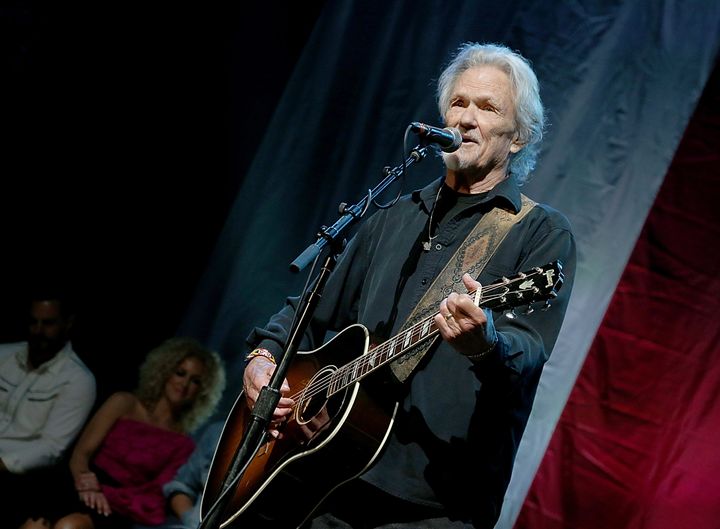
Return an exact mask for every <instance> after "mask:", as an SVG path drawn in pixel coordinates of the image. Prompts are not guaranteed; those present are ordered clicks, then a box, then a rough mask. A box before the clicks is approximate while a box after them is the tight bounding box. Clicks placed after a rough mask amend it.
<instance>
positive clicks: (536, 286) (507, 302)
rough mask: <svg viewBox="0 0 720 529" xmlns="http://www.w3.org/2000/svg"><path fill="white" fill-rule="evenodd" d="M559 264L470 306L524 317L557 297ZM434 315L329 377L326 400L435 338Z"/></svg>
mask: <svg viewBox="0 0 720 529" xmlns="http://www.w3.org/2000/svg"><path fill="white" fill-rule="evenodd" d="M563 280H564V278H563V274H562V263H561V262H560V261H553V262H552V263H548V264H546V265H544V266H542V267H535V268H533V269H531V270H528V271H526V272H521V273H519V274H517V275H515V276H513V277H511V278H507V277H503V278H501V279H499V280H497V281H495V282H494V283H491V284H489V285H487V286H484V287H483V288H482V289H478V290H476V291H472V292H468V295H469V296H472V297H473V303H475V305H476V306H478V307H482V308H489V309H492V310H508V309H513V308H515V307H518V306H520V305H527V307H528V314H529V313H530V312H532V304H533V303H535V302H538V301H546V305H548V306H549V302H550V300H551V299H552V298H555V297H556V296H557V291H558V289H560V287H561V286H562V284H563ZM437 314H438V313H437V312H435V313H434V314H432V315H431V316H429V317H427V318H425V319H423V320H422V321H419V322H418V323H415V324H414V325H412V326H411V327H409V328H407V329H405V330H404V331H402V332H401V333H399V334H397V335H396V336H394V337H393V338H391V339H389V340H388V341H386V342H384V343H382V344H380V345H378V346H377V347H375V348H373V349H371V350H369V351H368V352H367V353H366V354H364V355H362V356H360V357H359V358H356V359H355V360H353V361H352V362H350V363H348V364H346V365H344V366H343V367H341V368H339V369H338V370H337V371H335V372H333V374H332V375H330V380H329V381H328V388H327V392H328V397H329V396H331V395H333V394H335V393H337V392H339V391H341V390H343V389H345V388H346V387H348V386H349V385H350V384H353V383H354V382H357V381H359V380H361V379H362V378H364V377H366V376H367V375H369V374H370V373H372V372H373V371H375V370H376V369H379V368H380V367H382V366H384V365H385V364H387V363H388V362H391V361H393V360H395V359H397V358H399V357H400V356H402V355H404V354H405V353H406V352H408V351H409V350H410V349H412V348H413V347H415V346H416V345H419V344H420V343H422V342H424V341H425V340H428V339H430V338H432V337H434V336H436V335H437V334H438V328H437V327H436V326H435V316H436V315H437Z"/></svg>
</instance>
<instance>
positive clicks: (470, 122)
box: [459, 105, 477, 129]
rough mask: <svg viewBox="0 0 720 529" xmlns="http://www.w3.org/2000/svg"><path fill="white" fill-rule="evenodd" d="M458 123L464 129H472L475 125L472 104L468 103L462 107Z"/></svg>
mask: <svg viewBox="0 0 720 529" xmlns="http://www.w3.org/2000/svg"><path fill="white" fill-rule="evenodd" d="M459 124H460V125H462V126H463V127H464V128H465V129H474V128H475V127H477V120H476V115H475V110H474V109H473V107H472V105H469V106H467V107H465V108H464V109H463V111H462V114H460V122H459Z"/></svg>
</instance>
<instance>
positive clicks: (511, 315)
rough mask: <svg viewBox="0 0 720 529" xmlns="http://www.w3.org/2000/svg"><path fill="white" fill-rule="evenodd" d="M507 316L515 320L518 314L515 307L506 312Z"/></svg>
mask: <svg viewBox="0 0 720 529" xmlns="http://www.w3.org/2000/svg"><path fill="white" fill-rule="evenodd" d="M505 316H507V317H508V319H510V320H514V319H515V318H517V314H515V309H511V310H509V311H508V312H506V313H505Z"/></svg>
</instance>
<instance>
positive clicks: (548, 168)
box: [179, 0, 720, 528]
mask: <svg viewBox="0 0 720 529" xmlns="http://www.w3.org/2000/svg"><path fill="white" fill-rule="evenodd" d="M719 35H720V5H717V3H711V2H682V1H680V0H674V1H673V0H666V1H662V2H634V1H619V0H618V1H615V2H606V1H588V0H584V1H577V2H567V3H562V4H559V5H555V4H552V5H549V4H548V3H547V2H544V1H542V0H530V1H527V2H523V3H522V5H517V4H516V3H512V2H500V1H492V2H470V1H466V2H453V1H449V2H448V1H446V0H445V1H440V0H437V1H431V0H425V1H410V0H405V1H398V2H379V1H377V0H354V1H353V0H346V1H343V2H328V3H327V4H326V6H325V8H324V10H323V11H322V13H321V15H320V17H319V19H318V22H317V24H316V27H315V29H314V32H313V34H312V36H311V37H310V39H309V41H308V43H307V45H306V47H305V49H304V50H303V53H302V55H301V57H300V60H299V62H298V64H297V66H296V69H295V71H294V73H293V75H292V77H291V79H290V81H289V83H288V85H287V86H286V88H285V91H284V93H283V97H282V98H281V100H280V101H279V103H278V105H277V108H276V110H275V113H274V115H273V118H272V120H271V122H270V124H269V126H268V128H267V130H266V131H265V137H264V139H263V141H262V143H261V146H260V148H259V149H258V151H257V153H256V156H255V158H254V161H253V163H252V165H251V167H250V169H249V171H248V173H247V174H246V175H244V179H243V181H242V184H241V187H240V190H239V193H238V196H237V199H236V201H235V204H234V206H233V208H232V211H231V212H230V215H229V216H228V219H227V223H226V225H225V228H224V230H223V231H222V233H221V235H220V237H219V240H218V243H217V245H216V248H215V251H214V253H213V256H212V258H211V260H210V264H209V266H208V268H207V271H206V273H205V275H204V277H203V279H202V280H201V282H200V284H199V286H198V289H197V292H196V295H195V298H194V301H193V303H192V304H191V306H190V307H189V309H188V311H187V314H186V317H185V319H184V322H183V323H182V325H181V327H180V329H179V332H180V333H183V334H190V335H195V336H197V337H199V338H201V339H203V340H205V341H206V342H207V343H208V344H209V345H211V346H213V347H216V348H218V349H219V350H221V351H222V352H223V353H224V354H225V356H226V358H227V359H228V362H229V366H230V380H231V384H230V388H231V390H230V392H229V394H228V395H227V399H228V402H227V403H226V406H227V405H229V403H230V402H231V401H232V400H234V398H235V396H236V394H233V392H232V388H233V387H235V388H236V390H237V391H238V392H239V391H240V388H241V384H240V380H239V377H240V362H239V361H238V355H239V353H240V352H241V351H242V350H243V345H244V339H245V337H246V336H247V334H248V332H249V331H250V329H251V328H252V327H253V326H255V325H260V324H263V323H264V322H265V321H266V320H267V318H268V317H269V316H270V315H271V314H272V313H274V312H275V311H277V310H278V309H279V308H280V307H281V306H282V304H283V301H284V298H285V297H286V296H288V295H296V294H298V293H299V291H300V289H301V288H302V285H303V283H304V281H305V276H304V274H296V275H293V274H291V273H290V272H289V271H288V267H289V264H290V263H291V262H292V261H293V260H294V259H295V258H296V257H297V256H298V254H300V253H301V252H302V251H303V249H305V248H306V247H307V246H308V245H309V244H310V243H312V242H313V241H314V240H315V238H316V233H317V231H318V229H319V227H320V226H321V225H329V224H332V223H333V222H334V221H335V219H337V217H338V214H337V207H338V204H339V203H340V202H348V203H355V202H357V201H358V200H359V199H360V198H361V197H362V196H363V195H364V194H365V193H366V191H367V190H368V189H369V188H371V187H374V186H375V184H376V183H377V182H379V181H380V179H381V178H382V169H383V167H385V166H396V165H397V164H399V163H400V162H401V160H402V159H403V151H402V148H403V134H404V131H405V128H406V126H407V125H408V124H409V123H410V122H411V121H423V122H426V123H431V124H439V123H440V118H439V116H438V111H437V109H436V107H435V102H434V83H435V80H436V78H437V76H438V74H439V72H440V70H441V69H442V67H443V66H444V64H445V62H446V61H447V59H448V57H449V54H450V53H451V52H452V51H454V50H455V49H456V48H457V47H458V46H459V45H460V44H461V43H462V42H465V41H481V42H490V41H494V42H502V43H504V44H506V45H508V46H509V47H511V48H513V49H517V50H519V51H520V52H521V53H522V54H523V55H525V56H526V57H527V58H528V59H530V60H531V62H532V63H533V65H534V67H535V69H536V72H537V73H538V77H539V79H540V83H541V92H542V96H543V99H544V102H545V104H546V107H547V109H548V116H549V123H550V126H549V129H548V133H547V135H546V140H545V144H544V148H543V151H542V153H541V157H540V160H539V163H538V168H537V170H536V172H535V173H534V175H532V177H531V181H530V182H529V183H528V184H527V186H526V187H525V188H524V189H523V192H524V193H525V194H527V195H528V196H530V197H531V198H533V199H535V200H538V201H543V202H547V203H549V204H550V205H552V206H554V207H556V208H558V209H560V210H561V211H563V212H564V213H566V214H567V215H568V217H569V218H570V221H571V223H572V224H573V227H574V230H575V233H576V237H577V241H578V251H579V254H578V257H579V262H578V265H579V268H578V275H577V276H576V282H575V289H574V294H573V298H572V300H571V303H570V307H569V309H568V316H567V318H566V322H565V325H564V327H563V331H562V333H561V336H560V338H559V340H558V344H557V346H556V349H555V352H554V353H553V356H552V358H551V360H550V362H549V363H548V365H547V366H546V369H545V371H544V374H543V377H542V379H541V384H540V388H539V390H538V395H537V398H536V406H535V408H534V410H533V414H532V416H531V419H530V423H529V424H528V428H527V431H526V435H525V437H524V438H523V441H522V443H521V445H520V451H519V453H518V457H517V460H516V465H515V471H514V475H513V478H512V481H511V483H510V487H509V489H508V493H507V496H506V502H505V505H504V508H503V512H502V514H501V519H500V521H499V522H498V527H499V528H510V527H512V525H513V524H514V521H515V519H516V518H517V515H518V512H519V510H520V507H521V506H522V503H523V501H524V498H525V495H526V492H527V490H528V488H529V486H530V483H531V481H532V479H533V476H534V474H535V471H536V469H537V466H538V464H539V462H540V460H541V457H542V455H543V453H544V451H545V448H546V446H547V443H548V440H549V438H550V436H551V433H552V431H553V429H554V426H555V424H556V421H557V418H558V416H559V414H560V412H561V410H562V407H563V406H564V404H565V401H566V399H567V396H568V394H569V392H570V390H571V388H572V386H573V384H574V381H575V378H576V376H577V373H578V371H579V369H580V366H581V365H582V363H583V360H584V358H585V354H586V352H587V350H588V348H589V347H590V344H591V342H592V340H593V337H594V336H595V332H596V330H597V327H598V325H599V323H600V321H601V319H602V317H603V314H604V312H605V309H606V307H607V305H608V303H609V301H610V297H611V294H612V292H613V291H614V289H615V286H616V284H617V281H618V279H619V277H620V275H621V273H622V270H623V269H624V267H625V264H626V262H627V259H628V257H629V255H630V253H631V251H632V249H633V246H634V244H635V241H636V239H637V236H638V234H639V232H640V230H641V228H642V226H643V223H644V221H645V218H646V215H647V213H648V210H649V208H650V206H651V205H652V203H653V200H654V199H655V195H656V193H657V190H658V188H659V186H660V184H661V182H662V180H663V178H664V176H665V174H666V171H667V168H668V166H669V164H670V161H671V160H672V157H673V154H674V152H675V150H676V148H677V145H678V143H679V141H680V138H681V137H682V134H683V130H684V129H685V126H686V124H687V122H688V119H689V117H690V115H691V114H692V112H693V109H694V108H695V105H696V103H697V100H698V98H699V96H700V94H701V93H702V90H703V87H704V85H705V82H706V80H707V78H708V76H709V72H710V71H711V69H712V65H713V63H714V60H715V57H716V54H717V50H718V41H719V38H720V37H719ZM268 60H269V61H271V59H268ZM269 67H271V63H270V64H269ZM257 75H261V74H256V76H257ZM441 171H442V167H441V164H440V163H439V160H438V159H436V158H428V159H426V160H424V161H423V162H422V163H420V164H417V165H415V166H412V167H411V168H410V169H409V171H408V175H407V178H406V180H405V182H404V184H403V191H405V192H407V191H410V190H412V189H414V188H417V187H420V186H421V185H424V184H425V183H427V182H429V181H430V180H431V179H434V178H436V177H437V176H438V175H439V174H440V172H441ZM398 189H399V187H398V186H395V188H394V189H391V190H390V191H388V193H386V195H385V196H383V197H381V198H380V200H381V201H387V200H390V199H391V198H392V196H393V195H394V193H396V192H397V190H398ZM371 211H372V208H371ZM304 272H307V271H304ZM232 380H236V383H235V385H234V386H233V383H232Z"/></svg>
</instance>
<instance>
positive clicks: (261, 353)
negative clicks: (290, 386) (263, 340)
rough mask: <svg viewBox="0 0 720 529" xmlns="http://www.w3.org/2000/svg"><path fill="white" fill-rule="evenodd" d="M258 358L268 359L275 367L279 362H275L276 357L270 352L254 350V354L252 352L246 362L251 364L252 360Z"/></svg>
mask: <svg viewBox="0 0 720 529" xmlns="http://www.w3.org/2000/svg"><path fill="white" fill-rule="evenodd" d="M256 356H262V357H263V358H267V359H268V360H270V362H272V363H273V364H274V365H277V362H276V361H275V357H274V356H273V355H272V353H271V352H270V351H268V350H267V349H254V350H253V351H252V352H250V354H248V355H247V356H246V357H245V360H246V361H247V362H250V360H252V359H253V358H255V357H256Z"/></svg>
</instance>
